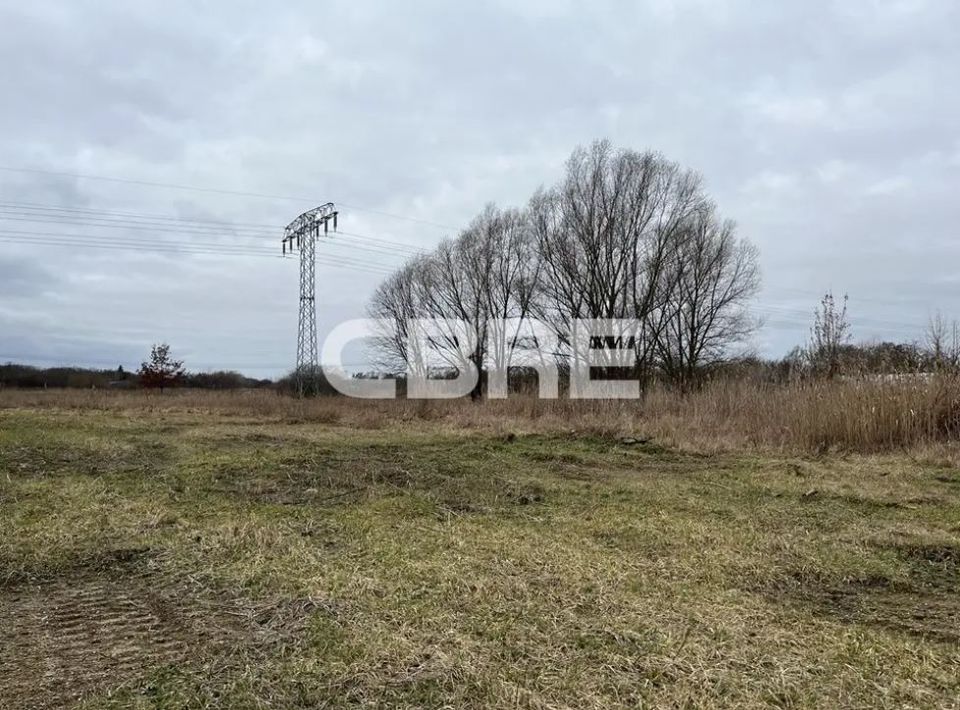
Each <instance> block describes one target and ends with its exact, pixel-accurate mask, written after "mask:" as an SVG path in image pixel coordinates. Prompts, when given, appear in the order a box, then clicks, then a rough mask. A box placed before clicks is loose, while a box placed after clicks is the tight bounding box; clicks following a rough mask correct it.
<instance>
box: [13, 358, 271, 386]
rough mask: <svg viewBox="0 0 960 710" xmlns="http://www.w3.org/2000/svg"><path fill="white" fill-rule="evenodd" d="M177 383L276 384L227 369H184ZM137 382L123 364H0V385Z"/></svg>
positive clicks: (135, 375)
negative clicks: (96, 366) (113, 366)
mask: <svg viewBox="0 0 960 710" xmlns="http://www.w3.org/2000/svg"><path fill="white" fill-rule="evenodd" d="M177 384H178V386H181V387H194V388H198V389H216V390H230V389H248V388H253V387H274V386H276V383H275V382H274V381H273V380H269V379H260V380H258V379H254V378H252V377H246V376H245V375H242V374H240V373H239V372H231V371H217V372H188V373H186V374H185V375H184V376H183V377H182V378H181V379H180V381H179V382H178V383H177ZM139 386H140V381H139V377H138V376H137V373H135V372H130V371H128V370H125V369H124V368H123V367H118V368H117V369H115V370H93V369H87V368H82V367H49V368H40V367H32V366H30V365H17V364H14V363H7V364H6V365H0V387H20V388H24V389H38V388H39V389H42V388H45V387H69V388H82V389H107V388H113V389H127V388H136V387H139Z"/></svg>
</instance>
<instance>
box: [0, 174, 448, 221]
mask: <svg viewBox="0 0 960 710" xmlns="http://www.w3.org/2000/svg"><path fill="white" fill-rule="evenodd" d="M0 170H3V171H4V172H11V173H26V174H33V175H53V176H58V177H69V178H74V179H78V180H99V181H101V182H113V183H121V184H125V185H140V186H143V187H161V188H166V189H171V190H187V191H190V192H204V193H208V194H216V195H231V196H234V197H257V198H261V199H266V200H289V201H292V202H309V203H313V202H314V201H315V199H316V198H311V197H295V196H291V195H272V194H267V193H260V192H245V191H242V190H223V189H219V188H212V187H198V186H195V185H180V184H177V183H168V182H155V181H152V180H134V179H130V178H117V177H108V176H105V175H90V174H88V173H71V172H66V171H61V170H42V169H40V168H19V167H12V166H8V165H0ZM340 204H341V206H343V207H346V208H347V209H351V210H356V211H357V212H366V213H368V214H375V215H379V216H381V217H389V218H391V219H400V220H405V221H407V222H416V223H418V224H423V225H427V226H430V227H435V228H437V229H443V230H453V231H457V227H453V226H451V225H448V224H441V223H440V222H433V221H431V220H426V219H420V218H418V217H410V216H409V215H399V214H395V213H392V212H385V211H383V210H374V209H368V208H366V207H360V206H358V205H350V204H346V203H340Z"/></svg>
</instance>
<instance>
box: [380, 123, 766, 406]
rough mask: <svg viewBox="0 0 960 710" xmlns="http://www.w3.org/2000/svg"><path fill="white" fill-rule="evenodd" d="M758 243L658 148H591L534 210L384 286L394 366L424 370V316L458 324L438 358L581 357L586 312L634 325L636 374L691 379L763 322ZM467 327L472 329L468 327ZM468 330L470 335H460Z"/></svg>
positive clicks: (447, 245)
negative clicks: (578, 333) (755, 310)
mask: <svg viewBox="0 0 960 710" xmlns="http://www.w3.org/2000/svg"><path fill="white" fill-rule="evenodd" d="M758 287H759V267H758V263H757V251H756V249H755V248H754V247H753V246H752V245H751V244H750V243H749V242H747V241H746V240H744V239H741V238H739V237H738V236H737V235H736V231H735V228H734V225H733V223H732V222H729V221H727V220H724V219H722V218H721V217H720V216H719V215H718V214H717V209H716V206H715V205H714V203H713V202H712V201H711V200H710V199H709V198H708V197H707V195H706V194H705V192H704V189H703V185H702V182H701V179H700V177H699V176H698V175H697V174H696V173H694V172H692V171H690V170H685V169H683V168H681V167H680V166H679V165H677V164H676V163H673V162H670V161H668V160H666V159H665V158H664V157H663V156H661V155H659V154H657V153H652V152H643V153H640V152H636V151H632V150H615V149H614V148H613V147H612V146H611V145H610V144H609V143H607V142H597V143H594V144H593V145H591V146H590V147H589V148H578V149H577V150H575V151H574V152H573V154H572V155H571V157H570V159H569V160H568V162H567V167H566V172H565V175H564V176H563V178H562V179H561V180H560V182H559V183H558V184H557V185H555V186H554V187H551V188H549V189H543V188H541V189H540V190H539V191H538V192H537V193H536V194H535V195H534V196H533V197H532V199H531V200H530V201H529V203H528V205H527V206H526V207H525V208H523V209H500V208H497V207H495V206H492V205H491V206H488V207H487V208H486V209H484V210H483V212H482V213H481V214H480V215H479V216H478V217H477V218H476V219H474V220H473V222H471V223H470V225H469V226H468V227H467V228H466V229H465V230H463V232H461V233H460V234H459V235H458V236H457V237H456V238H453V239H449V240H447V241H444V242H443V243H441V244H440V245H439V246H438V247H437V248H436V249H435V250H434V251H433V252H431V253H430V254H427V255H424V256H421V257H418V258H415V259H413V260H412V261H410V262H408V263H407V264H406V265H405V266H404V267H403V268H402V269H400V270H399V271H397V272H396V273H394V274H393V275H392V276H390V277H389V278H388V279H387V280H386V281H385V282H384V283H383V284H381V285H380V287H379V288H378V289H377V290H376V292H375V294H374V296H373V299H372V301H371V303H370V307H369V314H370V316H371V317H373V318H377V319H380V321H381V322H382V323H384V327H383V330H382V332H381V333H379V337H378V339H377V345H376V348H377V352H378V354H379V356H380V359H381V363H382V364H383V365H384V366H385V367H387V368H389V369H394V370H400V369H405V368H407V367H410V366H411V363H412V362H413V361H414V360H418V361H420V360H419V359H418V358H416V357H415V355H416V353H411V352H409V349H410V342H411V340H410V338H409V337H408V336H410V335H411V333H410V332H409V329H410V327H411V323H413V322H415V321H416V319H447V320H448V321H450V322H451V323H452V322H454V321H456V322H457V323H458V325H457V326H455V327H454V326H450V331H449V332H440V333H437V334H435V335H434V336H433V337H432V338H431V339H430V343H431V347H432V350H433V351H434V354H436V355H437V356H438V357H439V358H441V359H443V358H444V353H448V354H451V357H450V364H452V365H455V364H456V363H455V362H454V359H455V358H454V357H453V355H452V353H453V352H454V351H458V350H459V351H460V352H461V353H462V350H463V348H462V346H463V342H464V339H467V340H469V342H470V348H469V359H470V360H471V361H472V362H473V363H474V364H475V365H476V366H477V367H478V369H480V370H481V371H483V370H489V371H490V372H496V371H506V368H507V367H508V366H517V365H523V364H527V363H529V362H530V360H531V358H544V357H549V358H555V359H557V360H559V363H560V365H561V366H562V365H563V364H564V361H565V360H566V359H567V358H569V355H570V347H571V339H572V338H573V337H574V336H573V333H572V329H573V328H574V327H575V323H576V322H577V321H580V320H585V319H590V320H598V319H602V320H624V321H630V322H632V323H635V324H637V329H636V332H635V333H632V334H631V338H630V341H629V342H630V348H631V350H632V351H633V352H632V358H633V362H632V369H633V370H634V371H635V372H634V374H635V376H637V377H639V378H640V379H641V380H644V379H647V378H649V377H650V376H653V375H654V374H656V373H660V374H662V375H663V376H665V377H666V378H668V379H669V380H671V381H673V382H675V383H676V384H678V385H680V386H682V387H689V386H691V385H692V384H694V383H695V382H696V381H697V379H698V377H699V375H700V373H702V372H703V370H704V368H705V367H706V366H708V365H711V364H713V363H715V362H717V361H718V360H719V359H721V358H723V357H724V356H725V355H726V354H728V352H729V350H730V349H731V347H732V346H734V345H736V344H737V343H740V342H742V341H743V340H744V338H745V336H747V335H748V334H749V333H750V332H751V330H752V329H753V328H755V327H756V323H755V321H754V320H753V319H752V318H751V317H750V315H749V310H748V306H749V302H750V300H751V299H752V298H753V296H754V295H755V293H756V291H757V289H758ZM463 324H466V326H464V325H463ZM464 327H466V328H467V331H468V332H466V333H464V332H460V331H462V330H463V328H464Z"/></svg>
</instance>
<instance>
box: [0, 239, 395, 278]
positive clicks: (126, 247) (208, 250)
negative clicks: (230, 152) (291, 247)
mask: <svg viewBox="0 0 960 710" xmlns="http://www.w3.org/2000/svg"><path fill="white" fill-rule="evenodd" d="M0 241H2V242H4V243H9V244H29V245H30V246H31V247H33V246H60V247H63V246H68V247H76V248H91V249H107V250H114V251H132V252H146V253H151V252H152V253H162V254H197V255H226V256H255V257H268V258H277V259H282V258H284V257H283V256H282V255H280V254H277V253H276V252H274V251H272V250H266V249H258V248H256V247H246V246H236V245H229V244H227V245H220V244H207V243H198V242H178V241H172V240H161V241H159V242H158V241H152V240H144V239H135V238H127V239H124V240H123V241H117V240H111V239H109V238H107V237H99V236H95V235H83V234H39V233H36V232H19V231H9V230H0ZM320 261H321V263H323V264H328V265H331V266H343V267H347V268H351V269H355V270H358V271H366V272H368V273H373V274H378V275H389V274H391V273H393V271H392V270H391V269H390V268H389V267H388V266H387V265H381V264H378V263H373V262H367V261H360V260H356V259H351V258H349V257H344V256H340V255H337V254H324V255H321V257H320Z"/></svg>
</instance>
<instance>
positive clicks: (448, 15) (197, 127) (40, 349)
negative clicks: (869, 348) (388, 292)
mask: <svg viewBox="0 0 960 710" xmlns="http://www.w3.org/2000/svg"><path fill="white" fill-rule="evenodd" d="M958 28H960V5H958V3H956V2H954V1H951V0H943V1H942V2H938V1H936V0H872V1H868V2H857V1H855V0H842V1H841V0H837V1H836V2H818V1H816V0H812V1H811V0H805V1H803V2H776V3H772V2H768V3H758V2H747V1H745V0H744V1H742V2H741V1H725V0H690V1H680V2H670V1H668V0H656V1H651V2H623V3H613V2H591V3H567V2H562V1H561V0H542V1H541V0H536V1H528V2H523V1H522V0H520V1H517V0H513V1H509V2H508V1H506V0H504V1H503V2H477V3H451V2H440V1H437V2H426V1H418V2H415V3H389V2H385V1H384V2H377V3H372V2H358V1H356V0H349V1H344V2H323V3H319V2H309V3H306V2H305V3H292V2H284V3H265V2H255V3H254V2H251V3H247V2H235V1H230V2H227V1H226V0H223V1H210V2H171V1H170V0H166V1H165V2H162V3H160V2H156V3H153V2H136V3H131V2H120V1H119V0H117V1H112V0H97V2H82V1H79V0H71V1H70V2H44V1H42V0H38V1H36V2H20V1H17V2H11V1H9V0H0V66H2V67H3V68H2V69H0V96H3V107H2V110H0V167H2V169H0V203H2V204H0V361H6V360H14V361H20V362H30V363H35V364H41V365H49V364H62V363H77V364H83V365H95V366H104V367H116V366H117V365H118V364H121V363H122V364H124V365H125V366H128V367H130V366H135V365H136V364H138V363H139V361H140V360H141V359H143V358H144V357H145V356H146V354H147V352H148V351H149V346H150V344H151V343H152V342H155V341H160V340H164V341H168V342H169V343H170V344H171V345H172V347H173V349H174V351H175V352H176V353H178V354H179V355H180V356H182V357H183V358H184V359H185V360H186V362H187V365H188V367H190V368H191V369H196V370H199V369H215V368H226V369H237V370H241V371H244V372H247V373H250V374H253V375H261V376H268V375H276V374H278V373H280V372H282V371H284V370H287V369H289V368H290V367H291V366H292V365H293V361H294V358H295V348H296V325H297V298H298V273H297V262H296V261H295V260H293V259H289V258H288V259H286V260H284V259H282V258H278V255H279V249H280V246H279V237H280V230H281V228H282V226H283V225H284V224H286V223H287V222H288V221H290V220H291V219H292V218H293V217H295V216H296V215H297V214H298V213H299V212H300V211H303V210H304V209H307V208H309V207H313V206H315V205H317V204H320V203H323V202H327V201H334V202H336V203H337V204H338V205H340V207H341V218H342V219H341V228H342V229H343V230H344V231H347V232H349V233H350V234H352V235H361V237H362V239H363V241H361V239H360V238H357V237H356V236H354V237H349V236H344V237H342V238H340V239H339V240H338V242H333V241H331V242H329V243H325V244H323V245H322V246H321V247H320V253H321V254H322V255H324V257H326V258H327V263H326V264H322V265H321V266H320V267H319V270H318V276H317V285H318V294H317V296H318V304H319V314H318V323H319V330H320V332H321V337H322V335H323V333H324V332H326V331H327V330H329V329H330V328H331V327H333V325H335V324H336V323H337V322H339V321H341V320H343V319H345V318H349V317H357V316H360V315H362V313H363V308H364V304H365V302H366V300H367V298H368V296H369V294H370V292H371V290H372V289H373V288H374V286H375V285H376V284H377V282H378V281H379V279H381V278H382V276H381V273H382V272H384V271H386V270H388V269H390V268H392V267H394V266H395V265H397V264H399V263H400V261H401V260H402V258H403V257H402V256H401V251H400V250H399V249H394V248H392V247H386V248H384V249H373V250H371V249H370V248H369V247H371V246H374V245H380V246H384V245H385V243H386V242H389V243H391V244H392V243H399V244H403V245H407V246H408V247H430V246H431V245H432V244H435V243H436V242H437V241H438V240H439V239H441V238H443V237H444V236H447V235H452V234H454V233H455V232H456V230H457V229H459V228H460V227H462V226H463V225H464V224H465V223H466V222H467V221H468V220H469V219H470V218H471V217H472V216H473V215H474V214H475V213H477V212H478V211H479V210H480V209H481V208H482V206H483V205H484V204H485V203H486V202H488V201H491V200H492V201H496V202H498V203H501V204H504V205H519V204H522V203H524V202H525V201H526V200H527V199H528V197H529V196H530V194H531V193H532V192H533V191H534V190H535V189H536V188H537V187H538V186H539V185H541V184H549V183H552V182H554V181H556V180H557V179H558V177H559V176H560V174H561V171H562V168H563V162H564V160H565V159H566V157H567V156H568V155H569V154H570V152H571V150H572V149H573V148H574V147H575V146H576V145H578V144H584V143H589V142H590V141H592V140H594V139H598V138H609V139H610V140H612V141H613V142H614V143H615V144H616V145H618V146H623V147H630V148H636V149H646V148H650V149H654V150H659V151H661V152H663V153H664V154H665V155H666V156H668V157H669V158H671V159H673V160H676V161H678V162H680V163H682V164H683V165H685V166H688V167H691V168H694V169H696V170H699V171H700V172H701V173H702V174H703V175H704V177H705V180H706V183H707V186H708V190H709V192H710V193H711V194H712V195H713V196H714V197H715V199H716V200H717V202H718V203H719V206H720V209H721V211H722V213H723V214H724V215H725V216H727V217H730V218H732V219H734V220H736V221H737V223H738V225H739V231H740V233H741V234H742V235H744V236H746V237H748V238H749V239H751V240H753V241H754V242H755V243H756V244H757V245H758V246H759V248H760V251H761V263H762V269H763V282H764V286H763V291H762V293H761V295H760V297H759V298H758V300H757V304H756V309H757V312H758V314H761V315H764V316H765V319H766V323H765V325H764V327H763V328H762V329H761V331H760V332H759V333H758V335H757V336H756V339H755V342H754V343H753V344H752V345H753V347H754V348H755V349H756V350H757V351H758V352H760V353H762V354H765V355H771V356H780V355H783V354H784V353H786V351H788V350H789V349H790V347H791V346H793V345H794V344H798V343H801V342H802V341H803V340H805V339H806V338H807V336H808V331H809V325H810V321H811V319H812V315H811V314H812V311H813V308H814V306H815V304H816V301H817V299H818V295H819V294H822V293H823V291H824V290H826V289H833V290H834V291H836V292H837V293H842V292H849V294H850V306H849V309H850V313H851V316H852V318H851V319H852V321H853V324H854V335H855V337H857V338H858V339H865V340H876V339H898V340H912V339H918V338H920V337H921V334H922V328H923V325H924V323H925V322H926V320H927V318H928V317H929V315H930V314H931V313H932V312H933V311H935V310H936V309H941V310H942V311H943V312H944V314H947V315H949V316H951V317H952V316H957V317H960V239H958V234H957V229H958V227H957V225H958V224H960V201H958V197H960V191H958V188H960V121H958V119H960V93H958V92H957V89H956V86H957V76H958V73H960V71H958V70H960V42H958V41H957V36H958V35H957V31H958ZM31 171H33V172H31ZM41 171H43V172H41ZM81 175H82V176H100V177H102V178H111V179H110V180H103V179H91V178H90V177H79V176H81ZM125 181H132V182H125ZM164 185H178V186H183V187H193V188H203V189H180V188H173V187H169V186H164ZM237 193H250V194H245V195H241V194H237ZM56 207H66V208H70V209H71V210H73V211H63V212H58V211H55V210H54V209H53V208H56ZM81 210H86V211H85V212H84V211H81ZM108 213H109V214H108ZM121 213H123V214H121ZM84 215H86V217H84ZM155 216H164V217H167V218H171V217H173V218H179V219H180V220H188V219H189V220H210V221H220V222H229V223H232V224H237V225H239V226H238V227H237V228H236V229H235V230H231V229H229V228H227V227H224V228H222V229H219V230H218V231H217V232H215V233H205V232H209V231H210V230H209V229H205V228H201V229H196V227H195V225H196V223H187V222H185V221H176V220H169V219H168V220H166V221H164V220H157V219H155V218H154V217H155ZM404 218H406V219H404ZM32 219H33V220H34V221H31V220H32ZM134 221H139V224H137V225H136V226H135V228H134V225H133V224H132V222H134ZM144 222H149V225H144V224H143V223H144ZM164 224H166V225H169V227H168V229H167V231H159V230H157V229H156V226H157V225H161V226H162V225H164ZM190 224H193V225H194V227H190V226H189V225H190ZM261 225H262V226H261ZM37 235H43V236H40V237H38V236H37ZM55 235H61V236H59V237H57V236H55ZM62 235H71V236H69V237H66V236H62ZM351 239H353V243H351ZM43 240H46V243H44V241H43ZM95 240H97V241H95ZM106 240H109V241H106ZM371 240H383V241H382V242H381V241H371ZM111 242H115V243H116V246H123V245H126V246H135V247H136V249H135V250H124V249H119V248H102V249H101V248H89V247H87V246H81V245H89V244H93V243H97V244H106V245H109V244H110V243H111ZM165 242H168V244H164V243H165ZM186 243H196V244H197V245H199V246H197V247H195V248H194V249H193V250H194V251H196V252H202V253H190V254H184V253H176V252H171V251H169V249H173V248H181V247H182V245H184V244H186ZM151 244H153V245H158V246H157V248H158V249H161V250H163V251H159V252H156V253H155V252H152V251H149V250H148V248H149V247H150V245H151ZM218 244H222V245H225V248H224V250H223V251H226V250H227V249H230V248H232V249H233V250H234V251H242V249H246V250H247V252H244V254H243V255H239V256H238V255H236V254H230V255H226V254H221V255H218V254H217V253H215V248H214V246H207V245H218ZM337 244H339V245H337ZM237 245H241V248H240V249H238V248H237ZM361 247H365V248H361ZM252 249H257V250H260V251H262V252H263V253H262V254H253V253H252V252H251V251H250V250H252ZM268 250H272V251H268ZM335 256H339V257H340V260H339V261H338V263H336V264H334V263H332V262H333V261H335V260H336V259H335ZM358 265H363V267H364V268H363V269H361V268H360V267H359V266H358Z"/></svg>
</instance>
